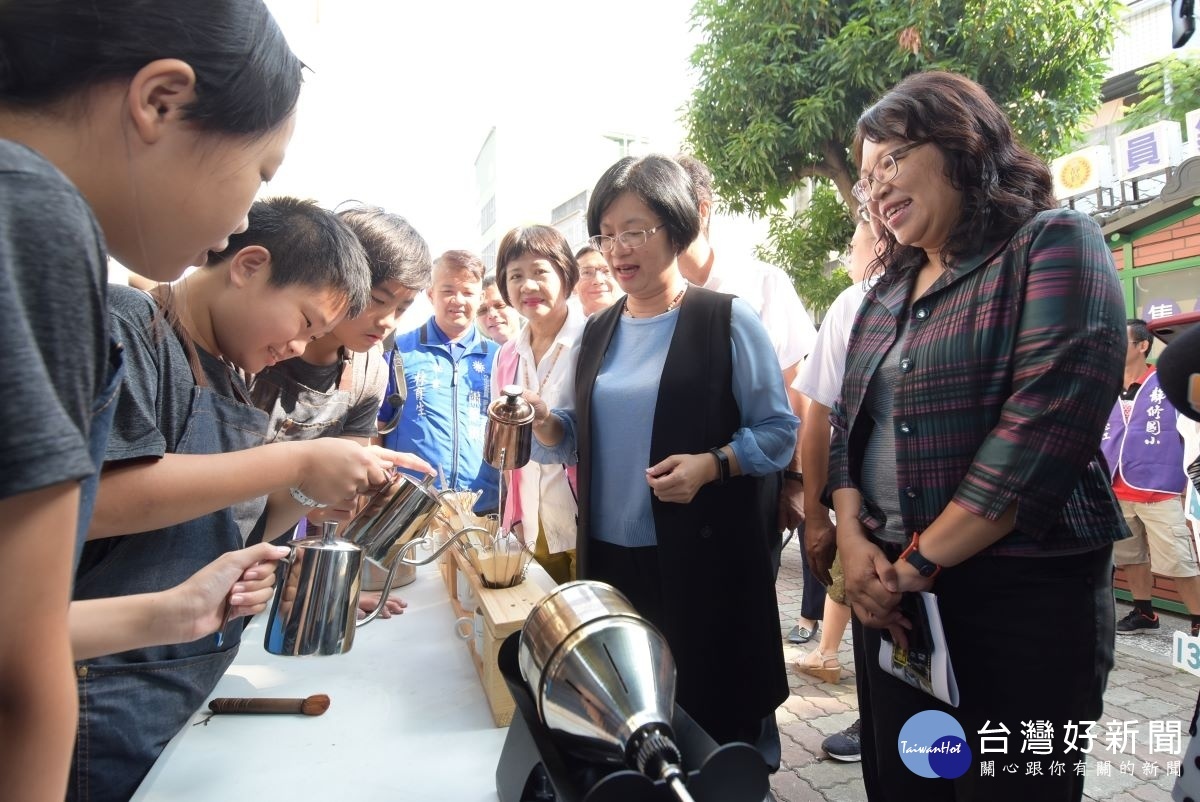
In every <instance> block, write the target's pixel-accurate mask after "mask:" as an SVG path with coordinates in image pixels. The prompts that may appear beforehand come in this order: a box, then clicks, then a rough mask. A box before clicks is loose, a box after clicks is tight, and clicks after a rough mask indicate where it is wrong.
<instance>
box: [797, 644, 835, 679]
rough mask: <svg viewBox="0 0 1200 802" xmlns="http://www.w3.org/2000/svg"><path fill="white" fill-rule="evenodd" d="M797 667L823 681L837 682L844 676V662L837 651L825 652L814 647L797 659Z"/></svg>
mask: <svg viewBox="0 0 1200 802" xmlns="http://www.w3.org/2000/svg"><path fill="white" fill-rule="evenodd" d="M796 667H797V668H799V669H800V670H801V671H803V672H804V673H805V674H811V675H812V676H814V677H816V678H817V679H819V680H821V681H822V682H829V683H837V681H838V680H840V679H841V678H842V664H841V662H839V661H838V656H837V652H834V653H833V654H823V653H822V652H821V650H820V649H813V650H812V651H811V652H807V653H805V654H804V656H802V657H799V658H797V659H796Z"/></svg>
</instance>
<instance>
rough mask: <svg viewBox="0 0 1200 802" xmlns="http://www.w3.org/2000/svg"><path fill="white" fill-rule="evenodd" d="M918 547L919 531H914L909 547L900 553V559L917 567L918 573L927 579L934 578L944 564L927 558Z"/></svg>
mask: <svg viewBox="0 0 1200 802" xmlns="http://www.w3.org/2000/svg"><path fill="white" fill-rule="evenodd" d="M918 548H919V545H918V537H917V533H916V532H913V536H912V541H911V542H910V543H909V544H908V548H906V549H905V550H904V551H903V552H902V553H901V554H900V559H902V560H904V561H905V562H907V563H908V564H909V565H911V566H912V567H913V568H916V569H917V573H918V574H920V575H921V576H923V577H925V578H926V579H933V578H934V577H935V576H937V575H938V574H939V573H940V572H941V570H942V566H940V565H938V564H937V563H935V562H931V561H929V560H927V559H925V558H924V557H923V556H922V555H921V552H920V551H918Z"/></svg>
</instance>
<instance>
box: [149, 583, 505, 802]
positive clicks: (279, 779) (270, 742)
mask: <svg viewBox="0 0 1200 802" xmlns="http://www.w3.org/2000/svg"><path fill="white" fill-rule="evenodd" d="M398 594H399V595H400V596H401V598H403V599H404V600H405V601H407V602H408V609H407V610H406V611H405V612H404V614H403V615H401V616H399V617H393V618H391V619H388V620H376V621H373V622H372V623H370V624H368V625H367V626H365V627H360V628H359V629H358V631H357V632H356V633H355V636H354V647H353V648H352V649H351V650H350V652H349V653H347V654H344V655H337V656H332V657H277V656H275V655H272V654H268V653H266V652H265V651H264V650H263V627H264V624H265V621H266V613H264V614H262V615H260V616H259V617H258V618H257V619H255V620H254V621H253V622H252V623H251V625H250V627H249V628H248V629H247V631H246V633H245V636H244V638H243V641H242V646H241V652H240V654H238V657H237V660H235V661H234V663H233V665H232V666H231V667H230V669H229V671H228V672H227V673H226V675H225V676H224V677H223V678H222V679H221V681H220V683H218V684H217V688H216V690H215V691H214V692H213V696H214V697H216V696H284V697H304V696H308V695H310V694H314V693H326V694H329V697H330V700H331V703H330V707H329V710H328V712H326V713H325V714H324V715H323V716H313V717H309V716H299V715H297V716H288V715H226V716H215V717H213V718H212V720H211V721H209V723H208V724H207V725H203V724H202V725H199V726H193V724H194V723H195V722H197V721H201V720H203V718H204V715H205V714H204V712H200V713H197V714H196V715H195V716H193V717H192V720H191V722H189V724H188V725H187V726H185V727H184V728H183V731H182V732H180V733H179V734H178V735H176V736H175V738H174V739H172V740H171V742H170V743H169V744H167V748H166V749H165V750H164V751H163V753H162V756H161V757H159V759H158V762H157V763H155V765H154V767H153V768H152V769H151V770H150V773H149V775H147V777H146V779H145V780H144V781H143V782H142V785H141V787H140V788H139V789H138V791H137V793H136V794H134V796H133V799H134V800H138V801H139V802H160V801H161V802H167V801H168V800H169V802H180V801H181V800H184V801H186V800H218V799H246V800H253V801H254V802H272V801H273V800H309V799H312V800H331V801H332V800H342V799H351V800H355V802H371V801H372V800H380V802H383V800H387V802H397V801H403V800H412V802H439V801H440V800H445V802H484V800H487V802H494V800H496V790H495V772H496V763H497V761H498V760H499V757H500V748H501V746H502V744H503V742H504V736H505V734H506V733H507V732H508V731H507V729H500V728H497V727H496V726H495V725H493V723H492V719H491V715H490V713H489V710H488V705H487V700H486V699H485V698H484V695H483V690H482V688H481V687H480V684H479V677H478V676H477V675H476V673H475V668H474V666H473V665H472V664H471V658H470V655H469V654H468V651H467V649H466V648H465V647H464V645H463V643H462V641H460V640H459V639H458V638H457V637H455V635H454V631H453V630H454V616H453V613H452V612H451V608H450V603H449V599H448V598H447V595H446V589H445V586H444V585H443V584H442V580H441V576H440V575H439V573H438V569H437V566H436V565H432V566H426V567H423V568H420V569H418V570H417V579H416V581H415V582H413V583H412V584H410V585H408V586H407V587H404V588H401V589H400V590H399V591H398ZM204 710H205V711H207V702H206V703H205V707H204Z"/></svg>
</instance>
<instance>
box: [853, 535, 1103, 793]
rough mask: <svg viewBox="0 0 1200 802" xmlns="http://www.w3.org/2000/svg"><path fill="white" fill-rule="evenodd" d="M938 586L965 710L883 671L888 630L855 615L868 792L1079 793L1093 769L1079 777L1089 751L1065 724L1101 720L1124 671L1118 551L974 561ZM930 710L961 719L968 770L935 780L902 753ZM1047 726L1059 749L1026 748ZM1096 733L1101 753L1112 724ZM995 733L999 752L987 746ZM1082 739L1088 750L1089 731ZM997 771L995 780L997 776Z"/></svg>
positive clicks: (994, 745)
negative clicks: (917, 721)
mask: <svg viewBox="0 0 1200 802" xmlns="http://www.w3.org/2000/svg"><path fill="white" fill-rule="evenodd" d="M892 551H898V550H897V549H892ZM889 553H890V552H889ZM890 556H892V557H893V558H894V557H895V554H892V553H890ZM934 592H935V593H936V594H937V596H938V602H939V608H940V610H941V614H942V620H943V626H944V628H945V631H946V639H947V642H948V645H949V652H950V659H951V662H952V664H953V668H954V672H955V675H956V676H957V678H958V687H959V694H960V704H959V706H958V707H957V708H953V707H950V706H949V705H946V704H943V703H942V702H940V701H939V700H937V699H936V698H934V697H933V696H930V695H928V694H926V693H923V692H921V691H918V690H916V689H915V688H912V687H911V686H909V685H907V684H906V683H904V682H902V681H900V680H898V679H896V678H894V677H892V676H891V675H889V674H885V673H884V672H883V670H882V669H880V668H879V643H880V630H877V629H868V628H866V627H863V626H862V625H861V624H860V623H859V621H858V619H857V618H855V619H854V665H855V670H856V673H857V681H858V700H859V710H860V715H861V717H862V725H863V726H862V755H863V761H862V771H863V780H864V783H865V786H866V791H867V798H868V799H869V800H871V802H912V800H916V799H920V800H922V802H942V801H943V800H944V802H993V801H994V802H1012V800H1020V802H1076V801H1077V800H1079V799H1080V798H1081V797H1082V796H1083V780H1084V776H1083V774H1082V773H1077V772H1076V764H1077V763H1078V762H1079V761H1081V760H1083V759H1084V758H1085V756H1084V755H1083V754H1081V752H1080V751H1077V750H1071V749H1069V748H1068V747H1067V745H1066V739H1065V736H1066V735H1067V734H1068V732H1069V730H1068V729H1067V728H1066V726H1065V725H1066V724H1068V723H1073V724H1075V725H1077V726H1078V729H1079V731H1080V732H1083V731H1085V725H1082V724H1080V722H1086V721H1097V722H1098V721H1099V720H1100V718H1101V712H1102V709H1103V696H1104V688H1105V685H1106V683H1107V681H1108V672H1109V671H1110V670H1111V669H1112V666H1113V646H1114V644H1113V639H1114V618H1115V616H1114V613H1113V596H1112V548H1111V546H1109V547H1104V548H1102V549H1098V550H1095V551H1091V552H1087V553H1085V554H1075V555H1070V556H1062V557H1029V558H1026V557H987V556H981V557H974V558H972V559H969V560H967V561H966V562H964V563H962V564H961V565H958V566H955V567H954V568H949V569H946V570H944V571H942V573H941V575H940V576H939V577H938V579H937V582H936V584H935V585H934ZM923 710H941V711H944V712H946V713H948V714H949V715H951V716H953V717H954V718H955V719H956V720H957V721H958V722H959V724H961V725H962V727H963V730H964V731H965V734H966V741H967V744H968V745H969V746H970V748H971V752H972V760H971V764H970V767H969V768H968V770H967V773H966V774H964V775H963V776H962V777H960V778H958V779H956V780H946V779H939V778H935V779H926V778H924V777H921V776H918V775H917V774H914V773H913V772H911V771H909V769H908V768H907V767H906V766H905V765H904V763H903V761H902V760H901V758H900V754H899V750H898V747H897V739H898V736H899V733H900V729H901V728H902V727H903V726H904V724H905V722H906V721H908V719H909V718H910V717H911V716H913V715H914V714H916V713H918V712H920V711H923ZM1039 721H1048V722H1050V726H1051V728H1052V735H1051V738H1050V744H1051V752H1050V753H1049V754H1038V753H1034V752H1029V751H1026V752H1022V747H1023V745H1024V744H1025V743H1026V738H1025V736H1024V734H1023V732H1024V731H1025V729H1026V727H1025V725H1024V724H1023V722H1039ZM1001 725H1003V727H1005V728H1007V729H1008V730H1009V731H1010V734H1009V735H1007V736H1002V735H998V736H992V735H987V736H980V735H979V732H980V730H982V729H985V728H986V729H987V730H989V731H993V732H994V731H997V730H998V729H999V727H1000V726H1001ZM1090 732H1091V733H1092V734H1093V735H1096V737H1097V739H1096V741H1095V742H1094V743H1093V745H1092V748H1093V751H1094V752H1098V751H1100V750H1102V749H1103V744H1104V739H1103V732H1104V727H1103V724H1102V723H1100V724H1097V725H1096V726H1094V727H1092V728H1091V730H1090ZM984 737H986V738H987V739H988V740H987V743H986V745H987V746H988V749H989V751H988V752H983V751H982V747H983V746H984V741H983V738H984ZM1035 738H1036V736H1035ZM1003 741H1006V744H1004V742H1003ZM1077 743H1078V745H1079V746H1080V747H1084V748H1086V747H1087V745H1088V742H1087V740H1086V739H1082V738H1080V739H1079V740H1078V741H1077ZM1002 746H1005V748H1004V749H1003V750H1001V749H1000V747H1002ZM1035 762H1036V763H1038V764H1040V767H1039V769H1038V770H1039V771H1040V774H1033V773H1031V769H1030V767H1029V764H1031V763H1035ZM989 764H990V765H989ZM1052 766H1053V767H1052ZM989 768H990V769H991V771H992V772H993V773H994V776H989V774H988V771H987V770H988V769H989ZM1056 768H1057V769H1058V770H1057V771H1056V770H1055V769H1056ZM1010 770H1011V771H1010Z"/></svg>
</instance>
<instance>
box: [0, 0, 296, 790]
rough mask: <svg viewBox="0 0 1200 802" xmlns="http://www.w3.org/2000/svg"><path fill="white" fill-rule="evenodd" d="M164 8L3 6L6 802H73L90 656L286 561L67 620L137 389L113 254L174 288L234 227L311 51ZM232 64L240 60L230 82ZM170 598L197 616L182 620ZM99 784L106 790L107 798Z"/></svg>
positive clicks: (1, 771) (200, 10)
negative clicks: (85, 664) (120, 396)
mask: <svg viewBox="0 0 1200 802" xmlns="http://www.w3.org/2000/svg"><path fill="white" fill-rule="evenodd" d="M151 5H152V6H153V8H151V7H150V6H149V5H147V4H145V3H132V2H127V1H126V2H122V0H112V2H105V3H103V4H88V3H85V4H80V3H77V2H74V0H5V2H3V3H0V350H2V351H3V353H4V359H5V361H4V372H5V380H6V384H5V390H6V392H5V393H3V398H4V400H3V402H0V403H3V405H4V412H5V415H4V425H3V426H2V427H0V520H2V521H3V522H4V528H3V534H2V535H0V548H2V549H3V551H2V557H3V559H0V601H2V605H0V606H2V607H3V609H4V611H5V613H6V615H5V616H4V617H3V618H0V641H3V643H4V644H5V653H4V654H5V658H4V660H3V661H0V709H3V710H4V711H5V714H4V715H3V716H0V743H2V744H4V748H3V750H0V778H3V785H4V792H3V794H4V796H5V798H6V799H21V800H27V799H54V798H57V799H62V798H63V795H64V791H65V789H66V788H67V785H68V779H67V775H68V770H69V765H70V763H69V760H70V758H69V755H70V750H71V744H72V742H73V741H74V739H75V722H76V713H75V710H76V676H75V673H74V671H73V668H72V665H71V658H72V653H73V652H74V653H75V654H91V653H94V652H96V651H104V650H112V649H121V648H127V644H129V643H130V642H131V640H132V641H136V642H141V643H147V642H162V641H163V640H176V639H194V638H197V637H200V636H202V635H203V634H205V633H206V632H211V631H213V629H215V628H216V626H217V624H216V622H217V621H218V620H219V618H220V614H221V613H222V612H223V608H224V607H225V604H226V603H229V604H231V605H232V609H233V611H234V612H237V613H248V612H253V610H254V606H255V603H254V601H253V597H254V594H253V593H251V592H240V593H238V594H234V595H232V596H231V595H230V588H231V587H233V586H234V584H235V582H238V580H239V577H241V578H242V579H248V577H246V576H243V573H242V572H243V570H244V569H245V568H246V567H247V566H249V565H252V564H253V563H256V562H258V561H259V560H261V559H263V558H264V557H267V556H270V555H271V554H274V553H275V552H274V551H273V550H272V549H270V548H266V547H263V548H259V549H255V550H253V551H252V552H249V553H248V559H249V561H248V562H245V563H244V564H243V565H241V566H239V565H236V564H233V562H231V560H233V558H234V555H230V558H227V559H223V560H222V561H221V564H220V565H218V566H210V568H216V569H217V570H216V572H215V573H210V574H207V575H206V576H205V577H204V579H206V582H204V583H201V584H202V585H203V587H202V588H197V587H196V585H195V583H192V582H191V581H190V580H189V581H188V582H186V583H184V587H183V591H184V596H183V597H181V596H180V595H179V594H178V593H177V592H176V590H177V589H176V588H171V589H167V591H165V592H164V593H163V594H157V595H155V596H153V597H146V596H138V597H124V598H119V599H104V600H101V601H97V602H91V603H87V604H72V605H71V607H70V611H69V614H68V607H67V604H66V601H67V599H68V598H69V597H70V589H71V577H72V569H73V565H74V562H75V560H76V554H77V552H76V549H77V543H78V540H79V538H81V536H82V535H83V533H84V532H86V531H87V529H88V526H89V522H90V517H91V506H92V503H93V500H94V498H95V494H96V476H97V466H98V464H99V460H100V459H102V457H103V452H104V447H105V444H106V440H107V434H108V427H109V421H110V419H111V414H112V410H113V408H114V404H113V403H112V397H113V394H114V393H115V392H116V390H117V385H118V384H119V383H120V371H121V364H122V357H121V355H120V352H119V351H118V350H117V349H116V348H114V347H112V344H111V339H110V333H109V326H108V319H107V311H106V309H105V302H106V294H107V289H108V288H107V283H106V275H105V271H106V260H107V257H108V254H109V252H111V254H112V255H113V257H115V258H116V259H119V260H120V261H121V262H122V263H123V264H125V265H126V266H128V267H130V268H132V269H134V270H136V271H138V272H140V273H142V274H144V275H146V276H149V277H151V278H153V279H155V280H159V281H169V280H172V279H175V278H177V277H178V276H179V274H180V273H182V272H183V269H184V268H185V267H186V266H187V265H188V264H190V263H191V261H192V260H194V259H195V257H196V255H197V254H199V253H201V252H203V251H205V250H206V249H208V248H211V247H213V246H214V245H216V244H217V243H219V242H221V241H223V240H224V239H225V238H226V237H227V236H228V235H229V234H230V233H231V232H233V231H234V230H236V229H237V228H238V227H239V226H240V224H241V222H242V220H243V219H244V217H245V213H246V210H247V209H248V208H249V206H250V203H251V201H252V200H253V196H254V193H255V192H256V191H257V189H258V185H259V183H260V182H261V179H262V177H263V176H264V175H270V174H272V173H273V172H274V171H275V169H276V168H277V167H278V166H279V162H280V160H282V158H283V152H284V149H285V147H286V145H287V141H288V139H289V137H290V135H291V119H292V110H293V109H294V107H295V103H296V99H297V97H298V95H299V91H300V70H301V64H300V61H299V60H298V59H297V58H296V57H295V56H294V55H293V54H292V52H291V50H290V49H289V48H288V46H287V43H286V42H285V41H284V39H283V36H282V34H281V33H280V31H279V28H278V27H277V26H276V25H275V23H274V21H273V20H272V19H271V17H270V14H269V13H268V12H267V10H266V8H265V6H264V5H263V4H262V2H260V0H232V1H231V2H228V3H195V2H184V0H159V1H158V2H155V3H153V4H151ZM50 43H52V44H53V46H50ZM239 54H241V55H240V56H239ZM251 54H253V55H254V58H250V55H251ZM231 60H232V61H236V62H237V63H239V65H240V67H239V69H238V71H237V78H236V80H233V81H231V80H228V78H227V77H226V76H228V75H229V64H230V62H231ZM240 559H242V560H246V559H247V553H241V554H240ZM227 569H229V570H227ZM204 570H208V569H204ZM267 579H268V580H271V581H273V577H272V576H271V575H269V572H268V576H267ZM253 584H254V583H252V582H241V583H239V587H241V586H242V585H247V586H249V585H253ZM265 586H266V587H267V589H268V590H267V595H268V597H269V586H270V581H268V582H266V583H265ZM198 591H201V592H198ZM184 597H186V598H184ZM184 601H186V603H180V602H184ZM159 605H162V606H161V607H160V606H159ZM243 605H244V606H243ZM98 609H103V611H104V613H103V615H101V616H100V619H101V620H103V622H104V625H103V626H102V627H98V626H95V625H93V626H87V625H86V623H84V617H83V616H81V614H84V613H90V612H95V611H97V610H98ZM167 609H178V611H179V612H181V613H183V612H188V611H194V613H195V615H194V617H192V618H191V620H188V621H181V620H178V619H177V617H175V616H170V615H167V614H165V613H166V610H167ZM156 612H157V613H158V614H157V615H154V613H156ZM204 613H207V615H205V614H204ZM76 625H81V626H80V627H79V628H78V629H75V627H76ZM174 625H178V626H174ZM136 779H137V778H133V782H134V783H136ZM93 790H94V791H95V794H94V795H93V797H92V798H93V799H101V798H103V795H104V793H107V789H104V788H102V787H95V788H94V789H93Z"/></svg>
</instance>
